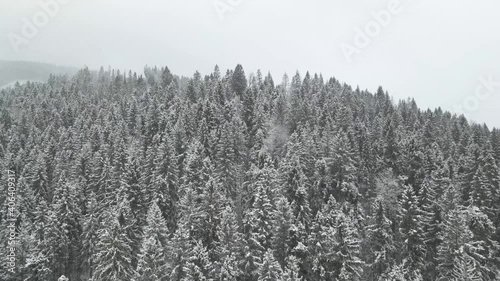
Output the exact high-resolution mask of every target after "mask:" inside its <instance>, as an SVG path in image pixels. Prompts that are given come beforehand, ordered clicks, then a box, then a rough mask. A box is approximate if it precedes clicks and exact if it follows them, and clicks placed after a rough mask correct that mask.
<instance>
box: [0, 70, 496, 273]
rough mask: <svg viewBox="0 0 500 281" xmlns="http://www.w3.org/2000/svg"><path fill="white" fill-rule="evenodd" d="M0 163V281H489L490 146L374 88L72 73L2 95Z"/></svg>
mask: <svg viewBox="0 0 500 281" xmlns="http://www.w3.org/2000/svg"><path fill="white" fill-rule="evenodd" d="M0 160H1V162H0V165H1V170H2V171H6V170H12V171H13V172H15V180H16V181H15V182H16V193H15V196H16V197H15V198H16V200H15V202H16V212H17V213H16V214H18V217H17V219H16V221H15V225H16V231H17V233H18V234H17V238H18V244H17V247H16V251H15V252H16V268H15V273H14V274H12V273H10V272H8V271H7V267H6V265H5V262H2V263H1V265H0V266H1V267H2V268H1V270H0V279H1V280H26V281H50V280H57V278H58V277H59V276H61V275H63V274H64V275H65V276H68V277H69V279H70V280H71V281H74V280H94V281H107V280H110V281H111V280H113V281H116V280H123V281H125V280H126V281H129V280H135V281H150V280H161V281H170V280H172V281H174V280H175V281H188V280H189V281H190V280H200V281H201V280H214V281H215V280H245V281H254V280H255V281H256V280H259V281H260V280H266V281H267V280H287V281H291V280H313V281H317V280H404V281H406V280H415V281H416V280H443V281H444V280H450V281H451V280H498V279H499V278H500V274H499V266H500V252H499V242H500V226H499V224H500V186H499V184H500V170H499V164H500V131H499V130H498V129H493V130H491V129H489V128H488V127H487V126H486V125H479V124H474V123H470V122H468V121H467V120H466V119H465V118H464V117H463V116H455V115H452V114H450V113H449V112H443V111H442V110H441V109H436V110H434V111H432V110H425V111H424V110H421V109H419V108H418V107H417V105H416V103H415V102H414V101H413V100H408V101H400V102H398V103H397V104H396V103H394V102H393V101H392V100H391V98H390V96H389V95H388V93H386V92H385V91H384V90H383V89H382V88H379V89H378V90H377V92H376V93H370V92H368V91H364V90H360V89H359V88H358V89H353V88H351V87H350V86H348V85H345V84H342V83H340V82H339V81H338V80H336V79H335V78H330V79H328V80H325V79H324V78H323V77H322V76H321V75H317V74H315V75H310V74H309V73H306V74H305V75H304V76H301V75H300V74H299V73H297V74H296V75H294V76H293V77H292V78H291V79H289V78H288V77H287V76H286V75H285V76H284V77H283V79H282V82H281V83H280V84H278V83H275V82H274V79H273V78H272V77H271V75H270V74H268V75H265V76H264V75H262V73H261V72H260V71H258V72H257V73H256V74H255V75H249V76H247V75H245V73H244V70H243V68H242V66H241V65H238V66H237V67H236V68H235V69H234V70H228V71H227V72H226V73H225V74H222V73H221V72H220V71H219V69H218V67H216V68H215V70H214V71H213V73H211V74H210V75H207V76H204V77H203V76H202V75H201V74H200V73H198V72H196V73H195V74H194V75H193V77H191V78H185V77H179V76H176V75H174V74H172V73H171V72H170V70H169V69H168V68H167V67H164V68H160V69H159V68H156V67H155V68H150V67H147V68H145V71H144V76H142V75H137V74H135V73H130V72H129V73H127V74H124V73H120V71H117V70H107V71H105V70H104V69H101V70H100V71H99V72H95V73H93V72H90V71H89V70H88V69H82V70H81V71H79V72H78V74H77V75H75V76H74V77H73V78H66V77H58V76H53V75H52V76H51V77H50V78H49V80H48V81H47V82H46V83H27V84H25V85H16V86H15V87H13V88H9V89H6V90H2V91H1V92H0ZM8 177H9V175H8V174H7V173H6V172H2V174H1V175H0V181H1V183H2V184H1V188H2V191H1V193H0V203H1V204H2V205H1V206H2V207H1V212H0V226H1V229H0V237H1V247H0V255H1V256H2V259H4V260H5V261H6V260H7V254H8V252H9V245H8V235H9V228H8V224H9V223H10V222H9V220H8V214H9V213H8V212H9V209H8V200H9V198H8V196H9V192H8V190H7V187H8Z"/></svg>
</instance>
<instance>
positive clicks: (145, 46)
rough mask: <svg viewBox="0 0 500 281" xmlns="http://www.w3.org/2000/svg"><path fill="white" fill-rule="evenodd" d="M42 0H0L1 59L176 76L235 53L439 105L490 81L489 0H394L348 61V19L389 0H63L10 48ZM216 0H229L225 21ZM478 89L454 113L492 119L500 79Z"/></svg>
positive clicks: (498, 56)
mask: <svg viewBox="0 0 500 281" xmlns="http://www.w3.org/2000/svg"><path fill="white" fill-rule="evenodd" d="M50 1H51V0H37V1H34V0H25V1H21V0H0V59H7V60H33V61H43V62H49V63H55V64H64V65H73V66H83V65H88V66H89V67H91V68H98V67H100V66H101V65H104V66H108V65H111V66H112V67H116V68H120V69H133V70H138V71H140V70H142V68H143V66H144V65H146V64H147V65H158V66H164V65H168V67H169V68H170V69H171V70H172V71H173V72H175V73H176V74H182V75H192V74H193V73H194V72H195V71H196V70H199V71H200V72H201V73H202V74H208V73H209V72H210V71H212V70H213V67H214V65H215V64H219V66H220V67H221V69H223V70H225V69H227V68H234V66H235V65H236V64H237V63H241V64H242V65H243V67H244V68H245V71H246V73H247V74H249V73H251V72H255V71H256V70H257V69H261V70H262V71H263V72H267V71H271V73H272V74H273V77H274V79H275V82H280V81H281V77H282V75H283V73H284V72H287V73H288V74H289V75H292V74H294V73H295V70H299V71H300V72H301V74H305V71H306V70H309V71H310V72H312V73H314V72H318V73H322V74H323V75H324V76H325V78H326V77H330V76H335V77H336V78H338V79H340V80H341V81H345V82H347V83H349V84H351V85H353V86H356V85H359V86H360V87H361V88H362V89H369V90H370V91H372V92H374V91H376V89H377V87H378V86H379V85H382V86H383V87H384V89H386V90H388V91H389V93H390V94H391V95H392V96H393V97H394V98H395V99H396V100H397V99H400V98H407V97H414V98H415V99H416V101H417V103H418V104H419V106H421V107H422V108H427V107H432V108H434V107H437V106H441V107H443V108H444V109H449V110H453V109H454V108H455V107H454V106H455V105H460V104H463V103H464V102H465V101H471V100H473V99H474V98H475V96H474V95H475V89H476V87H478V85H480V82H479V78H480V77H485V79H487V78H488V77H489V76H490V75H491V76H492V80H493V81H499V82H500V16H499V15H498V12H499V11H500V2H498V1H494V0H477V1H452V0H439V1H431V0H419V1H415V0H399V1H400V5H401V7H402V9H403V10H402V11H401V12H400V13H398V14H395V15H393V16H392V19H391V21H390V23H389V25H388V26H387V27H384V28H382V30H381V32H380V34H379V35H377V36H375V37H373V38H372V39H371V43H370V45H368V46H367V47H366V48H363V49H362V50H361V53H360V54H356V55H353V56H352V62H351V63H348V62H347V60H346V58H345V56H344V55H343V53H342V51H341V49H340V44H341V43H342V42H345V43H349V44H352V45H354V41H353V38H354V35H355V29H356V28H357V27H358V28H360V29H364V28H365V26H366V25H367V23H368V22H370V21H371V20H373V16H372V14H371V13H372V12H378V11H380V10H382V9H387V6H388V5H389V3H390V1H392V0H369V1H368V0H358V1H347V0H344V1H340V0H310V1H305V0H303V1H298V0H216V1H214V0H177V1H173V0H158V1H153V0H149V1H148V0H142V1H127V0H65V1H69V3H67V4H64V5H60V10H59V11H58V12H57V13H56V15H55V16H54V17H50V18H49V21H48V23H47V25H46V26H43V27H41V28H39V30H38V32H37V33H36V35H35V36H34V37H33V38H32V39H28V40H27V41H28V42H26V43H25V44H22V45H20V48H19V52H17V53H16V52H15V51H14V48H13V47H12V46H11V43H10V41H9V39H8V34H9V33H16V34H18V35H22V32H21V31H22V28H23V21H22V18H23V17H26V18H27V19H29V20H30V21H32V18H33V16H34V15H35V14H36V13H37V12H40V11H43V10H42V8H41V7H40V6H39V4H38V3H39V2H42V3H45V2H50ZM52 1H59V0H52ZM61 1H62V0H61ZM217 1H218V2H220V3H227V4H229V5H230V3H236V4H235V6H234V7H233V10H232V11H228V12H226V13H224V19H223V20H222V19H221V18H220V17H219V15H218V13H217V11H216V9H215V7H214V2H217ZM394 1H397V0H394ZM482 93H483V96H485V95H487V94H488V92H482ZM488 96H489V97H487V98H484V99H483V100H480V101H479V103H478V104H477V106H476V108H475V109H474V107H470V106H469V107H468V108H472V110H467V109H464V112H465V113H467V115H468V117H470V118H471V119H473V120H476V121H478V122H486V123H487V124H488V125H489V126H490V127H492V126H496V127H500V113H499V112H500V108H499V105H500V85H499V86H497V87H495V89H494V91H491V93H489V94H488ZM473 105H474V104H472V103H471V106H473Z"/></svg>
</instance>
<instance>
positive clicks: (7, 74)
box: [0, 60, 78, 88]
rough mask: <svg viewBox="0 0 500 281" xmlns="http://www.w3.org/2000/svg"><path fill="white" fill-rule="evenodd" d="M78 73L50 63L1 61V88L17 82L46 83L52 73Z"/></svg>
mask: <svg viewBox="0 0 500 281" xmlns="http://www.w3.org/2000/svg"><path fill="white" fill-rule="evenodd" d="M77 71H78V69H77V68H74V67H68V66H58V65H54V64H48V63H39V62H29V61H5V60H0V88H1V87H2V86H5V85H7V84H11V83H14V82H15V81H46V80H47V79H48V78H49V75H50V74H51V73H52V74H68V75H73V74H75V73H76V72H77Z"/></svg>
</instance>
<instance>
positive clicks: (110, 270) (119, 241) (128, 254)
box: [92, 210, 135, 281]
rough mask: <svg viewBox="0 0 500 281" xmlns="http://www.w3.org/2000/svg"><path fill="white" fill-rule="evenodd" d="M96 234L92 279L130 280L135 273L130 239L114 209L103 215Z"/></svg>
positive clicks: (106, 280)
mask: <svg viewBox="0 0 500 281" xmlns="http://www.w3.org/2000/svg"><path fill="white" fill-rule="evenodd" d="M97 235H98V239H99V241H98V242H97V245H96V252H95V254H94V258H93V260H94V264H95V265H96V267H95V271H94V273H93V276H92V280H103V281H108V280H109V281H111V280H131V279H132V278H133V277H134V275H135V270H134V267H133V265H132V257H133V256H132V246H131V244H132V241H131V239H130V238H129V237H128V235H127V233H126V230H125V229H123V228H122V226H121V225H120V222H119V218H118V214H117V212H116V211H112V210H109V211H108V212H107V213H106V214H105V215H104V217H103V222H102V223H101V226H100V229H99V230H98V231H97Z"/></svg>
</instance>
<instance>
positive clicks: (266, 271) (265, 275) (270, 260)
mask: <svg viewBox="0 0 500 281" xmlns="http://www.w3.org/2000/svg"><path fill="white" fill-rule="evenodd" d="M257 280H258V281H279V280H283V270H282V269H281V267H280V264H279V263H278V262H277V261H276V260H275V259H274V256H273V252H272V251H270V250H268V251H266V253H265V254H264V260H263V261H262V264H260V266H259V278H258V279H257Z"/></svg>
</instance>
